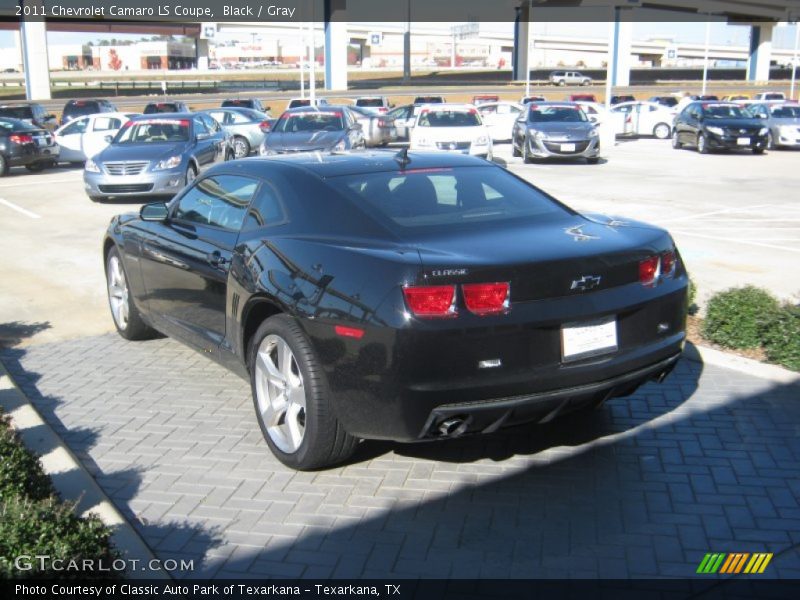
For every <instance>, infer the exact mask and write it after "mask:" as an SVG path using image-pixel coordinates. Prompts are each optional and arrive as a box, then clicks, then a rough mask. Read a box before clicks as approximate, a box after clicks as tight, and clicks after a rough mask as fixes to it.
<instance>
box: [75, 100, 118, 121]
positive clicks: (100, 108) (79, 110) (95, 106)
mask: <svg viewBox="0 0 800 600" xmlns="http://www.w3.org/2000/svg"><path fill="white" fill-rule="evenodd" d="M104 112H117V107H116V106H114V104H112V103H111V102H109V101H108V100H105V99H103V98H86V99H80V100H69V101H68V102H67V103H66V104H65V105H64V110H63V111H62V113H61V124H62V125H64V124H66V123H69V122H70V121H72V120H73V119H77V118H78V117H85V116H86V115H93V114H96V113H104Z"/></svg>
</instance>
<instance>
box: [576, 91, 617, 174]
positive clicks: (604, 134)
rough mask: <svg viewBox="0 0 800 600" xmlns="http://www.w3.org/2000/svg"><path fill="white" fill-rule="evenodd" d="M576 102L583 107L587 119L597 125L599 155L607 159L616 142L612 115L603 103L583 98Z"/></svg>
mask: <svg viewBox="0 0 800 600" xmlns="http://www.w3.org/2000/svg"><path fill="white" fill-rule="evenodd" d="M576 104H578V105H579V106H580V107H581V108H582V109H583V112H585V113H586V116H587V117H589V120H590V121H591V122H592V123H594V124H596V125H597V133H598V134H599V135H600V156H601V157H602V158H606V159H607V158H608V155H609V150H610V149H611V148H613V147H614V145H615V144H616V143H617V142H616V138H617V136H616V134H615V132H614V129H615V127H614V116H613V115H612V114H610V113H609V112H608V110H606V107H605V104H599V103H598V102H587V101H585V100H581V101H579V102H576Z"/></svg>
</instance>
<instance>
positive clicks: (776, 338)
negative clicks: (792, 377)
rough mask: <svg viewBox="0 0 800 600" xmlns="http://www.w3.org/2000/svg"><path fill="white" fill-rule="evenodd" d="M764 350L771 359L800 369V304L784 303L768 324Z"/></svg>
mask: <svg viewBox="0 0 800 600" xmlns="http://www.w3.org/2000/svg"><path fill="white" fill-rule="evenodd" d="M764 351H765V352H766V354H767V358H768V359H769V360H770V361H772V362H774V363H777V364H779V365H783V366H784V367H786V368H787V369H792V370H794V371H800V306H792V305H791V304H785V305H783V306H782V307H781V309H780V310H779V311H778V313H777V314H776V315H775V317H774V318H773V320H771V321H770V322H769V323H768V324H767V325H766V327H765V330H764Z"/></svg>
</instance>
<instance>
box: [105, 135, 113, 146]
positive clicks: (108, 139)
mask: <svg viewBox="0 0 800 600" xmlns="http://www.w3.org/2000/svg"><path fill="white" fill-rule="evenodd" d="M103 139H104V140H105V142H106V143H107V144H110V143H111V142H113V141H114V136H113V135H104V136H103Z"/></svg>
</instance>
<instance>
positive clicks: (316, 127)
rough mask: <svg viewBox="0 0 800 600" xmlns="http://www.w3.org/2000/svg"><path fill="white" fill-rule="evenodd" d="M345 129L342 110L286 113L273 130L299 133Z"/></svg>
mask: <svg viewBox="0 0 800 600" xmlns="http://www.w3.org/2000/svg"><path fill="white" fill-rule="evenodd" d="M342 129H344V115H342V113H340V112H303V113H294V114H288V113H284V114H283V115H281V118H280V119H278V122H277V123H276V124H275V127H274V128H273V131H277V132H280V133H298V132H303V131H341V130H342Z"/></svg>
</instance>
